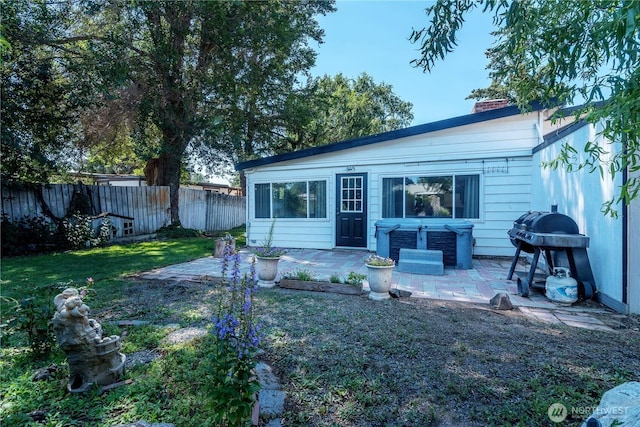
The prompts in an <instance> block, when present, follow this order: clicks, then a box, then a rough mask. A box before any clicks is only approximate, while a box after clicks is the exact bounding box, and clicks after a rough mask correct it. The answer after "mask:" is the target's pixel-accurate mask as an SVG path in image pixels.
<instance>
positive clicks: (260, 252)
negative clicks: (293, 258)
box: [254, 219, 287, 288]
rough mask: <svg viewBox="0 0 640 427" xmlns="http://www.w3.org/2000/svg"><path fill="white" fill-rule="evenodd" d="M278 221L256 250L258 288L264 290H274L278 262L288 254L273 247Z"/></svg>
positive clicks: (274, 222) (273, 223)
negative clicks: (274, 230)
mask: <svg viewBox="0 0 640 427" xmlns="http://www.w3.org/2000/svg"><path fill="white" fill-rule="evenodd" d="M275 224H276V220H275V219H274V220H273V222H272V223H271V227H270V228H269V233H268V234H267V239H266V240H265V241H264V243H263V244H262V246H260V247H258V248H256V249H255V250H254V255H255V257H256V276H258V286H262V287H264V288H272V287H274V286H275V285H276V281H275V280H276V276H277V275H278V261H280V257H281V256H283V255H284V254H286V253H287V251H285V250H284V249H282V248H276V247H273V246H272V242H273V229H274V227H275Z"/></svg>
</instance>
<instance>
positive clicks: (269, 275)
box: [256, 255, 280, 288]
mask: <svg viewBox="0 0 640 427" xmlns="http://www.w3.org/2000/svg"><path fill="white" fill-rule="evenodd" d="M278 261H280V257H277V258H265V257H261V256H257V255H256V275H257V276H258V286H261V287H263V288H273V287H274V286H275V285H276V276H277V275H278Z"/></svg>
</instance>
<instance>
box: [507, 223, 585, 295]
mask: <svg viewBox="0 0 640 427" xmlns="http://www.w3.org/2000/svg"><path fill="white" fill-rule="evenodd" d="M508 234H509V238H510V239H511V243H512V244H513V245H514V246H515V247H516V253H515V255H514V257H513V262H512V263H511V268H510V269H509V275H508V276H507V279H508V280H511V278H512V277H513V273H514V271H515V268H516V264H517V263H518V257H519V256H520V253H521V251H525V252H527V253H532V254H533V261H532V262H531V268H530V269H529V272H528V273H527V274H526V275H525V274H518V292H519V293H520V295H522V296H524V297H526V296H529V288H530V287H533V286H536V285H539V284H540V283H539V282H536V281H535V270H536V267H537V266H538V259H539V258H540V252H544V254H545V259H546V261H547V267H548V268H549V274H553V267H554V264H555V265H556V266H560V265H561V264H565V265H563V266H565V267H569V269H570V270H571V277H573V278H574V279H576V281H577V282H578V294H579V296H581V297H582V298H587V299H588V298H591V297H592V296H593V294H594V293H595V291H596V287H595V281H594V279H593V273H592V272H591V265H590V263H589V258H588V256H587V247H589V238H588V237H587V236H585V235H583V234H580V233H579V229H578V224H576V222H575V221H574V220H573V219H572V218H571V217H569V216H567V215H564V214H561V213H558V212H540V211H529V212H527V213H525V214H524V215H522V216H520V218H518V219H516V220H515V221H514V222H513V228H511V229H510V230H509V232H508ZM566 264H568V265H566ZM542 286H544V281H543V282H542Z"/></svg>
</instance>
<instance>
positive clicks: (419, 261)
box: [398, 248, 444, 276]
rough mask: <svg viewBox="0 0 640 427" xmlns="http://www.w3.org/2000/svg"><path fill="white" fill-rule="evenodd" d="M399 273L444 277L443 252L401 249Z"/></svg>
mask: <svg viewBox="0 0 640 427" xmlns="http://www.w3.org/2000/svg"><path fill="white" fill-rule="evenodd" d="M398 271H399V272H401V273H414V274H430V275H433V276H442V275H443V274H444V262H443V260H442V251H434V250H430V249H407V248H401V249H400V257H399V261H398Z"/></svg>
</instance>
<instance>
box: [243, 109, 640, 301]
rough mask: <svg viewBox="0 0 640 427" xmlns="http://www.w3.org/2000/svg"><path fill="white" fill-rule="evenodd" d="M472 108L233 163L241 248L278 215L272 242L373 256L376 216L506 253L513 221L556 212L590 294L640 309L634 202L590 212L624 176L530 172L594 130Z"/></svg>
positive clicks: (259, 238)
mask: <svg viewBox="0 0 640 427" xmlns="http://www.w3.org/2000/svg"><path fill="white" fill-rule="evenodd" d="M493 104H494V102H493V101H489V102H487V103H485V104H484V106H486V105H493ZM498 106H500V104H498ZM474 111H476V112H475V113H472V114H469V115H466V116H461V117H455V118H451V119H447V120H442V121H437V122H432V123H427V124H423V125H418V126H413V127H410V128H406V129H400V130H396V131H391V132H386V133H382V134H378V135H373V136H368V137H363V138H357V139H353V140H348V141H343V142H338V143H334V144H329V145H325V146H322V147H315V148H310V149H306V150H301V151H297V152H292V153H286V154H281V155H277V156H272V157H268V158H261V159H257V160H252V161H248V162H243V163H239V164H238V165H237V166H236V169H237V170H242V171H244V173H245V176H246V188H247V222H246V224H247V244H248V245H250V246H255V245H260V244H261V243H262V242H263V241H264V240H265V238H266V236H267V233H268V231H269V229H270V227H271V225H272V222H273V220H274V218H276V221H275V226H274V237H273V244H274V245H276V246H282V247H289V248H315V249H333V248H344V247H347V248H348V247H354V248H363V249H368V250H371V251H375V250H376V248H377V233H376V223H377V222H379V221H380V220H383V219H386V218H405V219H408V218H412V219H416V220H417V219H422V218H431V217H445V218H451V219H452V220H464V221H465V222H470V223H472V224H473V239H474V246H473V254H474V255H475V256H506V257H511V256H513V255H514V252H515V249H514V246H513V244H512V243H511V241H510V239H509V237H508V235H507V231H508V230H509V229H510V228H511V227H512V226H513V221H514V220H516V219H517V218H518V217H520V216H521V215H522V214H523V213H525V212H527V211H529V210H540V211H548V210H550V208H551V205H557V206H558V211H559V212H561V213H564V214H566V215H569V216H571V217H572V218H573V219H574V220H575V221H576V222H577V223H578V225H579V227H580V232H581V233H583V234H586V235H588V236H589V237H590V246H589V257H590V259H591V265H592V267H593V270H594V277H595V279H596V283H597V286H598V291H599V292H598V297H599V298H600V297H602V298H601V300H602V301H603V302H604V303H606V304H608V305H610V306H612V307H613V308H615V309H617V310H618V311H622V312H624V311H628V310H631V311H632V312H640V300H639V298H640V295H638V294H639V293H640V281H639V280H638V276H639V274H640V273H638V270H637V265H634V264H638V262H636V263H633V262H629V260H630V259H631V258H632V257H633V256H635V259H640V257H639V256H638V247H639V243H638V240H640V239H639V238H638V232H639V231H638V226H637V225H634V224H638V223H640V221H638V218H639V217H638V215H639V214H638V205H637V203H636V204H633V205H631V206H629V207H628V209H623V212H622V215H621V216H620V217H619V218H618V219H611V218H608V217H605V216H604V215H603V214H602V213H600V206H601V204H602V203H603V202H604V201H606V200H608V199H609V198H610V196H612V195H613V191H614V190H615V187H616V186H617V185H619V184H620V183H621V180H622V179H624V177H622V176H618V177H616V181H614V182H610V181H611V180H610V179H608V178H607V177H606V176H605V178H603V179H601V178H600V175H599V174H597V173H596V174H588V173H586V172H585V171H584V170H583V171H580V172H578V173H572V174H569V175H567V173H566V172H564V171H554V170H551V169H541V168H540V163H541V161H544V160H548V159H551V158H552V157H553V156H554V154H557V152H558V150H559V147H560V144H562V143H570V144H574V145H575V146H576V149H577V150H578V151H581V150H582V148H583V147H584V144H585V142H586V141H587V138H594V137H595V135H596V132H595V130H594V129H592V127H591V126H589V125H586V124H584V123H582V122H578V123H574V124H569V125H568V126H564V127H562V124H557V125H552V124H551V122H550V120H549V117H548V116H549V114H550V113H549V111H548V110H546V109H544V108H542V107H541V106H540V105H534V108H533V110H532V111H531V112H528V113H524V114H523V113H522V112H521V111H520V110H519V109H518V108H516V107H514V106H507V107H501V108H496V109H492V110H488V111H483V104H482V103H481V104H478V105H477V107H476V108H474ZM596 196H597V197H596ZM633 218H635V219H636V221H635V222H634V221H632V219H633ZM634 269H635V270H634ZM631 284H633V286H631Z"/></svg>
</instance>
